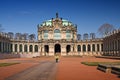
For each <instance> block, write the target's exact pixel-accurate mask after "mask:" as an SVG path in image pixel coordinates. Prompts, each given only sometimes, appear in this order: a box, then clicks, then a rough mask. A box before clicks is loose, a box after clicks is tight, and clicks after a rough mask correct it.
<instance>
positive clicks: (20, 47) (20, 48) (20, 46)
mask: <svg viewBox="0 0 120 80" xmlns="http://www.w3.org/2000/svg"><path fill="white" fill-rule="evenodd" d="M19 50H20V52H22V44H20V45H19Z"/></svg>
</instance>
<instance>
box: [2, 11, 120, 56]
mask: <svg viewBox="0 0 120 80" xmlns="http://www.w3.org/2000/svg"><path fill="white" fill-rule="evenodd" d="M37 28H38V40H37V41H35V40H33V41H30V40H16V39H9V38H7V37H6V35H2V34H0V57H1V58H4V57H6V56H7V57H37V56H54V55H55V54H59V55H61V56H67V55H80V56H101V55H103V54H107V52H106V51H109V50H106V46H105V44H106V42H107V38H105V39H99V38H95V39H86V40H78V39H77V26H76V25H74V24H73V23H72V22H70V21H68V20H65V19H62V18H59V16H58V13H56V17H55V18H52V19H51V20H46V21H44V22H43V23H42V24H38V25H37ZM119 33H120V32H119ZM119 33H117V34H116V36H119V37H120V34H119ZM116 36H115V37H116ZM113 37H114V35H113ZM117 39H118V38H117ZM108 40H111V39H108ZM119 41H120V38H119V40H118V41H117V43H120V42H119ZM117 43H116V44H117ZM110 44H111V45H112V42H110ZM116 44H113V45H116ZM119 45H120V44H118V45H117V46H119ZM103 48H104V49H103ZM110 49H111V48H110ZM112 49H113V48H112ZM115 49H116V48H115ZM103 50H104V51H103ZM117 50H120V49H119V48H117ZM103 52H105V53H103ZM116 52H117V53H120V52H118V51H116ZM111 53H112V50H111ZM117 55H118V54H117ZM3 56H4V57H3Z"/></svg>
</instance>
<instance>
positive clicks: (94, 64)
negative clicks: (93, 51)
mask: <svg viewBox="0 0 120 80" xmlns="http://www.w3.org/2000/svg"><path fill="white" fill-rule="evenodd" d="M81 64H84V65H88V66H98V64H111V65H112V64H117V65H120V62H81Z"/></svg>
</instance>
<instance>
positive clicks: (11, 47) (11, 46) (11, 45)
mask: <svg viewBox="0 0 120 80" xmlns="http://www.w3.org/2000/svg"><path fill="white" fill-rule="evenodd" d="M12 49H13V44H10V52H13V50H12Z"/></svg>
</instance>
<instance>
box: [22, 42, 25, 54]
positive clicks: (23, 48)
mask: <svg viewBox="0 0 120 80" xmlns="http://www.w3.org/2000/svg"><path fill="white" fill-rule="evenodd" d="M24 46H25V45H24V44H22V53H24V52H25V50H24Z"/></svg>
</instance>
